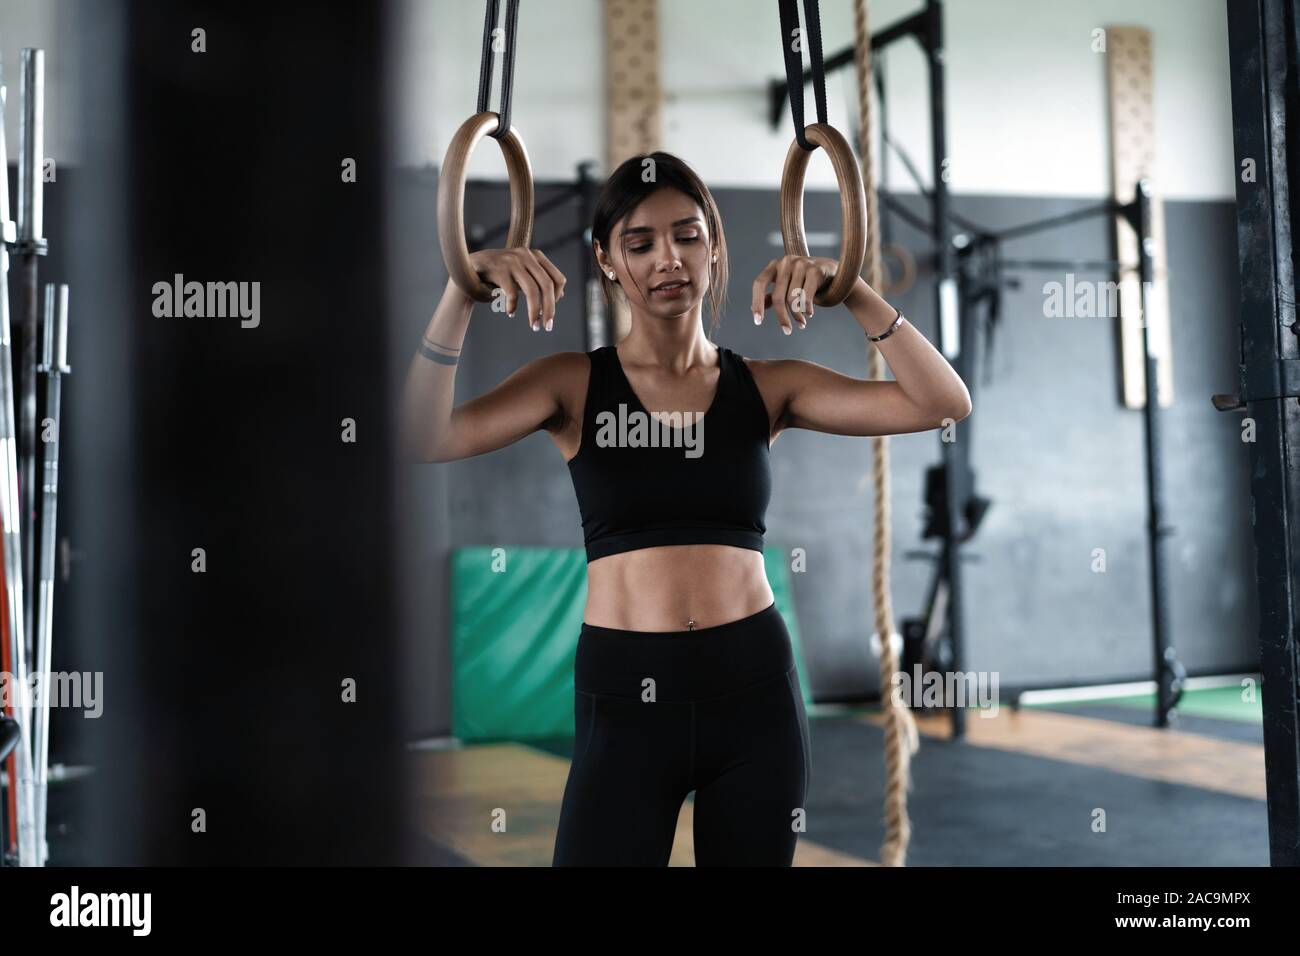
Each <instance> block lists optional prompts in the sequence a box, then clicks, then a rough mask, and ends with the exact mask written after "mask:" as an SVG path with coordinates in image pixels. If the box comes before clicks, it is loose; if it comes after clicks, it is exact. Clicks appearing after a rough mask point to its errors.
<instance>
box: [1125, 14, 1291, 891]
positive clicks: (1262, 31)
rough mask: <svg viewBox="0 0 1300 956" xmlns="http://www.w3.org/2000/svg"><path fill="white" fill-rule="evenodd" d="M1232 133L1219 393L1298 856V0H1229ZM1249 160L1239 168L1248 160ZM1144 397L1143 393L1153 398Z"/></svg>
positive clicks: (1275, 746) (1269, 716)
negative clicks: (1233, 413)
mask: <svg viewBox="0 0 1300 956" xmlns="http://www.w3.org/2000/svg"><path fill="white" fill-rule="evenodd" d="M1227 7H1228V55H1229V62H1230V64H1231V67H1232V69H1231V74H1232V133H1233V148H1234V153H1235V159H1236V168H1237V169H1238V170H1242V173H1241V174H1239V175H1238V176H1236V177H1235V179H1236V188H1237V265H1238V272H1239V275H1240V290H1241V293H1240V294H1241V314H1240V318H1239V320H1238V322H1239V325H1238V327H1239V329H1240V333H1241V355H1240V364H1239V365H1238V373H1239V376H1240V378H1239V381H1238V388H1237V392H1236V393H1235V394H1232V395H1217V396H1215V397H1214V399H1213V401H1214V405H1215V408H1217V409H1219V410H1220V411H1229V410H1245V411H1246V412H1247V414H1248V415H1250V417H1251V418H1252V419H1254V422H1255V440H1254V441H1253V442H1247V443H1245V446H1246V448H1245V450H1246V451H1247V453H1248V454H1249V456H1250V491H1251V515H1252V516H1253V518H1254V521H1253V524H1254V535H1255V550H1256V555H1255V568H1256V575H1257V577H1258V580H1259V654H1260V659H1259V663H1260V674H1261V676H1262V677H1263V682H1264V687H1263V693H1262V695H1261V696H1262V697H1263V702H1264V752H1265V755H1266V758H1265V769H1266V774H1267V789H1268V837H1269V850H1270V858H1271V862H1272V864H1273V866H1300V751H1297V747H1296V741H1297V740H1300V694H1298V693H1297V687H1298V686H1300V643H1298V642H1297V633H1296V628H1297V624H1296V617H1295V608H1296V600H1297V595H1296V593H1295V579H1296V563H1297V561H1300V554H1297V553H1296V546H1295V529H1296V528H1297V527H1300V469H1298V468H1297V467H1296V457H1295V455H1296V449H1297V448H1300V338H1298V337H1297V335H1296V332H1297V326H1296V324H1295V323H1296V306H1295V288H1296V278H1295V271H1294V262H1295V256H1296V250H1295V245H1294V242H1295V235H1296V229H1297V228H1300V222H1297V216H1296V212H1295V200H1294V198H1293V197H1294V190H1295V188H1296V180H1295V175H1294V169H1293V164H1294V157H1295V152H1296V147H1295V142H1294V137H1292V136H1291V135H1290V134H1291V132H1292V131H1291V130H1290V129H1288V126H1289V121H1290V120H1291V119H1293V118H1294V117H1296V116H1297V115H1300V91H1297V89H1296V83H1295V63H1296V59H1297V56H1300V49H1298V47H1300V40H1298V39H1297V33H1296V30H1297V26H1300V3H1297V2H1296V0H1259V2H1255V3H1229V4H1228V5H1227ZM1247 166H1249V167H1251V168H1253V169H1255V171H1256V174H1255V175H1254V176H1250V177H1247V176H1246V175H1245V167H1247ZM1148 404H1149V403H1148Z"/></svg>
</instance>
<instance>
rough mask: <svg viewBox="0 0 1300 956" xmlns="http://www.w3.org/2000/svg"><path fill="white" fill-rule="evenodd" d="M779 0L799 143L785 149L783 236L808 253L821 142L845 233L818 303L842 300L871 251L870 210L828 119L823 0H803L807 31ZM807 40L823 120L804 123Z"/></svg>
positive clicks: (788, 245) (788, 250)
mask: <svg viewBox="0 0 1300 956" xmlns="http://www.w3.org/2000/svg"><path fill="white" fill-rule="evenodd" d="M778 2H779V4H780V13H781V53H782V55H783V57H784V59H785V72H786V77H787V79H788V81H789V84H790V113H791V116H792V117H793V120H794V142H793V143H791V144H790V149H789V151H788V152H787V153H786V156H785V169H784V171H783V172H782V174H781V238H782V239H783V240H784V241H785V254H786V255H788V256H807V255H808V240H807V237H806V236H805V235H804V228H803V186H804V176H805V174H806V173H807V170H808V160H809V159H811V158H812V154H813V151H814V150H815V149H817V148H818V147H820V148H822V149H824V150H825V151H826V155H827V156H829V157H830V160H831V164H832V165H833V166H834V168H835V178H836V180H837V181H838V182H839V192H840V220H841V228H842V233H843V234H842V237H841V240H840V258H839V268H838V270H837V271H836V273H835V276H834V277H833V278H832V279H831V281H830V283H829V284H828V285H827V287H826V288H825V289H824V290H822V289H819V290H818V291H817V294H816V295H815V296H814V297H813V302H815V303H816V304H817V305H824V306H832V305H839V304H840V303H841V302H843V301H844V300H845V299H846V298H848V295H849V293H850V292H852V291H853V286H854V284H855V283H856V282H857V281H858V276H859V275H860V274H861V273H862V262H863V259H864V258H865V256H866V245H867V235H866V229H867V223H866V215H867V213H866V198H865V196H864V194H863V190H862V177H861V175H860V174H859V172H858V164H857V160H856V159H855V158H854V156H853V150H852V149H851V148H850V147H849V144H848V141H847V140H846V139H845V138H844V137H843V136H842V135H840V133H839V131H838V130H836V129H835V127H833V126H831V125H830V124H828V123H827V122H826V78H825V75H824V73H823V68H822V38H821V16H820V13H819V10H818V6H817V3H818V0H803V10H804V21H805V29H804V30H803V31H802V32H801V31H800V29H799V13H798V9H797V8H796V6H795V0H778ZM803 40H806V41H808V49H809V53H810V55H811V59H812V78H813V87H814V92H815V95H816V102H817V120H818V122H816V123H812V124H809V125H808V126H805V125H804V122H803V75H804V74H803V52H802V51H803V43H802V41H803Z"/></svg>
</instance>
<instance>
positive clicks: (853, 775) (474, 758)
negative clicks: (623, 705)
mask: <svg viewBox="0 0 1300 956" xmlns="http://www.w3.org/2000/svg"><path fill="white" fill-rule="evenodd" d="M918 726H919V728H920V730H921V734H922V742H921V750H920V752H919V753H918V755H917V757H916V758H914V764H913V778H914V784H913V790H912V793H911V795H910V803H911V815H912V826H913V842H912V851H911V852H910V853H909V863H910V864H912V865H995V864H999V863H1002V864H1006V865H1016V864H1026V865H1072V864H1074V863H1077V864H1082V865H1110V864H1113V865H1126V864H1130V863H1131V864H1146V865H1151V864H1153V863H1154V864H1155V865H1161V863H1162V861H1166V860H1167V862H1168V864H1169V865H1185V862H1186V861H1187V860H1192V859H1195V860H1201V861H1202V862H1204V863H1208V864H1210V865H1215V857H1216V854H1217V856H1218V858H1219V862H1218V865H1260V866H1263V865H1267V816H1266V809H1265V805H1264V803H1263V801H1264V799H1265V783H1264V749H1263V746H1262V745H1261V744H1259V743H1255V742H1251V741H1248V740H1234V739H1224V738H1223V737H1222V736H1216V735H1213V734H1210V733H1193V732H1188V731H1185V730H1179V729H1164V730H1161V729H1156V728H1153V727H1149V726H1143V725H1141V724H1140V723H1137V722H1124V721H1121V720H1114V719H1102V718H1099V717H1091V716H1085V715H1081V714H1078V713H1063V712H1055V711H1050V710H1039V709H1024V710H1019V711H1013V710H1011V709H1002V710H1001V711H999V712H998V714H997V716H995V717H992V718H984V717H981V716H979V714H978V712H976V711H971V712H968V715H967V721H966V727H967V733H966V736H965V739H963V740H961V741H953V740H952V739H951V735H950V731H949V724H948V721H947V719H946V718H944V717H942V716H938V717H930V716H921V717H919V718H918ZM1201 726H1203V727H1204V726H1211V725H1209V724H1206V723H1204V722H1202V724H1201ZM811 736H812V743H813V773H812V785H811V787H810V794H809V800H808V803H809V819H810V824H809V833H808V834H805V835H803V836H801V837H800V839H799V847H798V850H797V852H796V856H795V865H796V866H876V865H879V864H878V862H877V858H876V852H877V848H878V847H879V842H880V839H881V838H882V837H883V824H882V822H881V819H880V816H881V801H880V789H881V786H882V777H883V769H882V767H883V760H882V756H881V747H882V742H883V733H882V732H881V730H880V717H879V715H876V714H863V715H858V716H854V717H850V718H845V719H837V720H829V719H814V720H813V721H812V724H811ZM554 749H555V748H554V747H552V748H550V752H548V749H547V748H543V747H536V746H530V745H527V744H520V743H503V744H491V745H483V746H469V747H465V748H463V749H459V750H444V751H418V752H415V753H413V754H411V755H410V757H409V759H410V761H411V769H412V771H413V774H414V784H415V787H416V792H417V794H418V804H417V806H418V821H417V823H418V826H419V828H420V830H421V831H422V833H423V835H424V836H425V837H426V838H428V839H429V840H430V841H431V842H432V843H433V844H435V845H436V846H437V847H439V848H441V849H443V850H445V851H447V855H448V858H449V859H453V860H455V861H456V862H459V863H462V864H463V865H477V866H549V865H550V863H551V853H552V850H553V847H554V841H555V826H556V821H557V820H558V817H559V806H560V799H561V797H562V795H563V792H564V784H565V780H566V777H567V774H568V769H569V761H568V759H567V758H566V757H565V756H564V755H563V754H562V753H557V752H554ZM1243 801H1244V802H1243ZM1095 807H1104V808H1106V809H1107V812H1108V814H1109V817H1108V819H1110V820H1112V821H1114V822H1113V823H1112V824H1111V826H1110V836H1109V837H1106V835H1105V834H1101V835H1099V834H1097V833H1096V832H1090V828H1089V826H1088V823H1089V821H1090V820H1091V819H1092V818H1093V817H1092V816H1090V814H1094V815H1095ZM692 820H693V804H692V802H691V801H690V800H687V801H685V802H684V803H683V805H682V809H681V813H680V814H679V816H678V821H677V837H676V841H675V843H674V846H673V852H672V858H671V862H670V865H671V866H693V865H694V852H693V847H692ZM1091 831H1095V827H1093V828H1091ZM954 833H957V834H960V835H961V838H960V839H959V840H954V839H953V838H952V837H953V834H954ZM1099 836H1101V837H1106V838H1105V839H1099ZM1017 840H1022V841H1023V844H1024V845H1023V846H1017V845H1016V842H1017ZM981 841H983V843H982V842H981ZM1216 841H1223V842H1222V845H1221V846H1220V844H1219V843H1217V842H1216ZM1189 842H1190V843H1191V844H1193V845H1194V847H1195V849H1196V850H1198V851H1199V852H1198V853H1195V854H1194V853H1193V852H1192V850H1193V847H1192V846H1189V845H1188V844H1189ZM1053 844H1054V845H1053ZM1216 847H1217V849H1216ZM1257 858H1258V859H1257ZM1107 861H1110V863H1108V862H1107ZM1180 861H1182V862H1180Z"/></svg>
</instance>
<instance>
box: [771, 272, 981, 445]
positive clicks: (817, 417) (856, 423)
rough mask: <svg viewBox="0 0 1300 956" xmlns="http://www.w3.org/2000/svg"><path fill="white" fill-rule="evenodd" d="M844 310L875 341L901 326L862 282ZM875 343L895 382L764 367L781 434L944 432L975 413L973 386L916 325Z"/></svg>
mask: <svg viewBox="0 0 1300 956" xmlns="http://www.w3.org/2000/svg"><path fill="white" fill-rule="evenodd" d="M773 298H775V296H774V297H773ZM844 304H845V305H846V306H847V307H848V309H849V311H850V312H851V313H852V315H853V318H854V319H855V320H856V321H857V323H858V325H860V326H861V327H862V329H863V330H864V331H865V332H867V333H868V334H870V335H880V334H881V333H882V332H884V331H886V330H887V329H888V328H889V326H890V325H892V324H893V322H894V318H895V311H894V307H893V306H891V305H890V304H889V303H888V302H886V301H885V300H884V299H883V298H881V296H880V295H879V294H878V293H877V292H876V291H875V290H874V289H872V288H871V287H870V286H869V285H867V283H866V282H865V281H863V280H862V279H861V278H859V279H858V280H857V283H856V284H855V285H854V287H853V291H852V292H851V293H850V294H849V297H848V298H847V299H846V300H845V301H844ZM863 344H864V346H865V344H866V343H865V341H864V343H863ZM875 344H876V347H877V348H879V349H880V352H881V355H882V356H883V357H884V359H885V361H886V363H887V364H888V365H889V368H890V371H892V372H893V373H894V378H895V381H892V382H881V381H869V380H862V379H856V378H851V377H850V376H847V375H842V374H840V373H839V372H836V371H834V370H832V369H829V368H826V367H825V366H823V365H818V364H817V363H815V362H808V361H804V360H802V359H785V360H780V361H774V362H770V363H763V364H764V365H765V366H767V367H766V368H765V369H764V373H765V375H764V378H765V381H766V382H769V383H771V386H772V387H773V388H774V389H775V391H776V398H777V401H778V403H779V404H778V407H779V408H781V409H782V411H781V413H780V415H779V416H778V418H777V425H776V427H775V431H777V432H779V431H780V430H781V429H782V428H805V429H809V430H811V431H819V432H828V433H830V434H833V435H901V434H905V433H908V432H920V431H929V430H930V429H934V428H942V427H944V426H945V425H946V424H947V423H948V422H949V421H960V420H961V419H963V418H965V417H966V416H968V415H969V414H970V413H971V400H970V392H969V391H968V390H967V388H966V383H965V382H963V381H962V380H961V376H959V375H958V374H957V373H956V371H955V370H954V369H953V367H952V366H951V365H949V364H948V360H947V359H945V358H944V357H943V355H942V354H940V352H939V351H938V350H937V349H936V348H935V347H934V346H933V345H931V344H930V342H929V341H928V340H927V339H926V337H925V336H924V335H922V334H921V333H920V332H918V331H917V330H916V329H915V328H914V327H913V326H912V324H911V323H910V322H907V321H906V320H904V322H903V323H902V324H901V325H900V326H899V327H898V329H897V330H896V331H895V332H894V334H893V335H891V336H889V338H887V339H883V340H882V341H880V342H877V343H875Z"/></svg>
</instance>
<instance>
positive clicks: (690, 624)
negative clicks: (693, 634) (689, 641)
mask: <svg viewBox="0 0 1300 956" xmlns="http://www.w3.org/2000/svg"><path fill="white" fill-rule="evenodd" d="M686 630H688V631H693V630H695V622H694V621H687V622H686Z"/></svg>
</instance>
